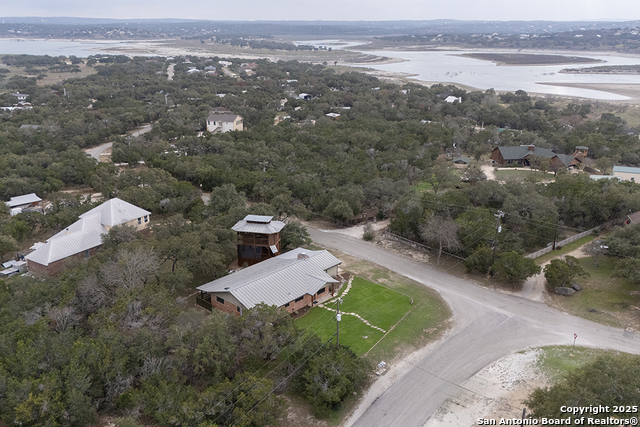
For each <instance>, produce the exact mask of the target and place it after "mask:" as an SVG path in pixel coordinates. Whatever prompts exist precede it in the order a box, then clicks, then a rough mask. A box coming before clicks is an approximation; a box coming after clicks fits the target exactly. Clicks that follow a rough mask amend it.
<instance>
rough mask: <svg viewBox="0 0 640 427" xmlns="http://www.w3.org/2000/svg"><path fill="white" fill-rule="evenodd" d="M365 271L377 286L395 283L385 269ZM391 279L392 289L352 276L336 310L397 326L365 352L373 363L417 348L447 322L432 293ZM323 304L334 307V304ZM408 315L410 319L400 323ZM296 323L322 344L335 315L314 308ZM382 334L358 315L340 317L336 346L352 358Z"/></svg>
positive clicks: (444, 310)
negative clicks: (377, 280) (348, 350)
mask: <svg viewBox="0 0 640 427" xmlns="http://www.w3.org/2000/svg"><path fill="white" fill-rule="evenodd" d="M378 270H380V271H378ZM367 271H368V273H369V274H370V275H373V276H379V277H380V278H381V279H382V280H381V282H382V281H385V282H387V281H389V279H391V277H393V279H396V280H397V278H396V277H395V275H393V276H390V273H388V272H387V271H386V270H382V269H371V268H369V269H368V270H367ZM393 279H392V280H391V281H393V282H394V283H393V286H381V285H379V284H376V283H374V282H371V281H368V280H365V279H363V278H361V277H355V278H354V279H353V283H352V286H351V289H350V290H349V292H348V293H347V295H346V296H345V297H344V298H343V302H342V303H341V304H340V311H341V312H343V313H345V312H352V313H357V314H359V315H360V316H362V318H364V319H366V320H367V321H368V322H369V323H371V324H372V325H375V326H378V327H380V328H382V329H384V330H385V331H389V330H390V329H391V328H392V327H393V326H394V325H396V324H397V326H396V327H395V328H394V329H393V331H391V332H390V333H389V334H387V336H386V337H385V338H384V339H383V340H382V341H381V342H380V343H379V344H378V345H377V346H376V347H375V348H374V349H373V350H372V351H371V352H370V353H369V357H370V358H371V359H372V360H373V361H375V362H378V361H380V360H387V361H389V360H391V359H393V357H394V356H395V355H397V353H398V352H399V351H400V350H404V349H406V348H407V347H408V348H415V347H418V346H422V345H424V344H425V340H429V339H433V338H435V337H437V336H439V333H440V332H441V331H442V330H444V329H445V327H446V319H447V318H448V317H449V315H450V312H449V310H448V308H447V306H446V304H445V303H444V301H442V299H440V297H439V296H438V295H437V294H435V293H432V292H433V291H430V290H428V289H427V288H426V287H424V286H421V285H418V284H413V283H412V282H411V283H407V282H406V281H401V280H397V281H396V280H393ZM392 287H393V288H392ZM344 289H346V285H345V286H343V288H342V290H341V292H344ZM407 291H408V292H407ZM412 299H413V304H411V301H412ZM327 306H328V307H331V308H334V309H335V308H336V304H335V302H333V303H329V304H327ZM412 309H413V310H412ZM408 312H410V313H409V315H407V316H406V317H404V319H403V316H405V315H406V314H407V313H408ZM400 319H402V321H400ZM398 321H400V323H398ZM296 324H297V325H298V326H299V327H300V328H303V329H306V330H308V331H314V332H315V333H316V334H318V336H320V338H321V339H322V340H328V339H329V338H330V337H331V336H332V335H333V334H335V332H336V320H335V312H333V311H329V310H327V309H325V308H322V307H314V308H312V309H311V310H310V311H309V312H308V313H307V314H306V315H305V316H303V317H301V318H299V319H297V320H296ZM383 336H384V333H383V332H381V331H379V330H377V329H374V328H372V327H370V326H368V325H366V324H365V323H364V322H363V321H362V320H360V319H358V318H357V317H355V316H351V315H346V314H343V315H342V321H341V322H340V344H341V345H347V346H349V347H350V348H351V349H352V350H353V351H354V352H355V353H356V354H358V355H364V354H365V353H366V352H367V351H369V350H370V349H371V347H373V345H374V344H376V343H377V342H378V341H379V340H380V339H381V338H382V337H383ZM334 342H335V338H334Z"/></svg>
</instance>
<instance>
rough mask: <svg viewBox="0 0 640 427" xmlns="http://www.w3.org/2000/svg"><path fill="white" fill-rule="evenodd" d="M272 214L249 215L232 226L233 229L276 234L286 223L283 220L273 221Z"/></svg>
mask: <svg viewBox="0 0 640 427" xmlns="http://www.w3.org/2000/svg"><path fill="white" fill-rule="evenodd" d="M271 218H273V217H272V216H262V215H247V216H245V217H244V219H243V220H240V221H238V222H237V223H236V225H234V226H233V227H231V229H232V230H233V231H238V232H243V233H260V234H274V233H277V232H279V231H280V230H282V228H283V227H284V226H285V225H286V224H285V223H284V222H282V221H271Z"/></svg>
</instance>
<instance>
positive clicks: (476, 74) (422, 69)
mask: <svg viewBox="0 0 640 427" xmlns="http://www.w3.org/2000/svg"><path fill="white" fill-rule="evenodd" d="M300 43H302V44H310V45H314V46H330V47H332V49H341V48H352V47H353V46H356V45H357V43H353V42H349V43H347V44H346V45H342V44H339V43H340V42H339V41H338V40H314V41H306V42H300ZM350 50H353V49H350ZM362 52H363V53H369V54H372V55H377V56H386V57H390V58H397V59H401V60H404V62H398V63H394V64H367V65H366V66H367V67H370V68H373V69H376V70H381V71H389V72H397V73H409V74H414V75H415V76H414V77H413V78H414V79H417V80H422V81H427V82H443V83H459V84H463V85H467V86H472V87H474V88H477V89H480V90H486V89H489V88H494V89H496V90H508V91H516V90H519V89H522V90H526V91H527V92H532V93H546V94H551V95H556V96H579V97H585V98H591V99H602V100H625V99H629V98H628V97H626V96H622V95H617V94H612V93H608V92H601V91H596V90H589V89H579V88H571V87H566V86H549V85H545V84H541V83H556V84H562V83H627V84H640V76H630V75H595V74H591V75H590V74H559V71H560V70H562V69H563V68H576V67H597V66H602V65H633V64H640V59H639V58H625V57H620V56H607V55H593V54H582V53H567V54H566V55H569V56H581V57H586V58H594V59H599V60H602V61H604V62H600V63H593V64H584V63H582V64H564V65H510V66H498V65H496V64H495V63H493V62H491V61H483V60H480V59H473V58H467V57H463V56H460V55H461V54H464V53H473V52H474V51H437V52H409V51H387V50H381V51H362ZM483 53H513V51H507V52H505V51H494V52H486V51H483Z"/></svg>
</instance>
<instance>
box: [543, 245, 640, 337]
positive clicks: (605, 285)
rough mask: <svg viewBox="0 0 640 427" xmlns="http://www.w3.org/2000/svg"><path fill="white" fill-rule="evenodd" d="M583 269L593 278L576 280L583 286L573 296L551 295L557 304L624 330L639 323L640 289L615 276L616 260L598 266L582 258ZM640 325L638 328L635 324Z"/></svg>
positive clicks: (589, 259) (590, 259) (606, 260)
mask: <svg viewBox="0 0 640 427" xmlns="http://www.w3.org/2000/svg"><path fill="white" fill-rule="evenodd" d="M579 261H580V264H581V265H582V268H583V269H584V270H585V271H586V272H588V273H589V274H590V275H591V277H588V278H581V277H578V278H576V279H575V280H576V281H577V282H578V283H580V284H582V285H583V286H584V289H583V290H581V291H579V292H576V293H575V294H573V296H571V297H561V296H559V295H555V294H554V295H552V297H553V300H554V302H555V303H556V304H558V305H560V306H561V307H562V309H563V310H565V311H567V312H568V313H570V314H573V315H576V316H580V317H583V318H585V319H589V320H593V321H595V322H599V323H604V324H607V325H611V326H615V327H620V328H624V327H626V326H627V324H628V323H629V322H635V323H637V320H638V319H637V317H638V316H637V313H638V312H637V309H634V308H633V307H640V295H639V294H638V292H637V291H638V286H636V285H633V284H631V283H630V282H629V281H627V280H625V279H621V278H617V277H611V276H612V274H613V269H614V264H615V261H616V260H615V258H613V257H606V256H603V257H601V259H600V262H599V266H598V267H596V266H595V264H594V262H593V259H592V258H580V260H579ZM636 326H637V325H636Z"/></svg>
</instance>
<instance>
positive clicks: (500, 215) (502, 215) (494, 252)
mask: <svg viewBox="0 0 640 427" xmlns="http://www.w3.org/2000/svg"><path fill="white" fill-rule="evenodd" d="M493 216H495V217H496V234H495V236H494V237H493V258H492V261H491V265H493V264H494V263H495V262H496V248H497V247H498V233H500V232H501V231H502V226H501V225H500V218H503V217H504V212H502V211H498V213H497V214H493Z"/></svg>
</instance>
